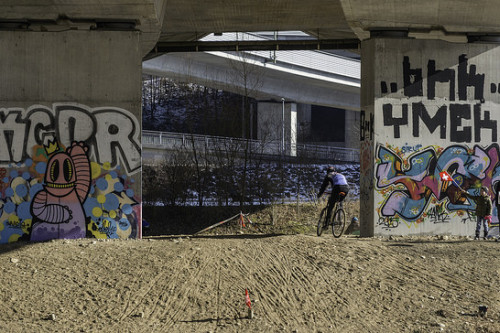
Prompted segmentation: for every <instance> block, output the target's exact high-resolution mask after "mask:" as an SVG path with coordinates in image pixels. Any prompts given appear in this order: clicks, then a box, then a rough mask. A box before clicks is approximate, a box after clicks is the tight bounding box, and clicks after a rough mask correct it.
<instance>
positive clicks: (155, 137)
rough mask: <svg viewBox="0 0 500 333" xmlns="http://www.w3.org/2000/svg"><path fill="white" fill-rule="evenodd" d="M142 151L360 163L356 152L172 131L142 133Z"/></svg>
mask: <svg viewBox="0 0 500 333" xmlns="http://www.w3.org/2000/svg"><path fill="white" fill-rule="evenodd" d="M142 146H143V149H148V148H152V149H161V150H193V149H196V150H198V151H209V152H218V151H228V150H229V151H245V150H246V149H248V151H249V152H251V153H253V154H260V155H269V156H275V157H280V156H284V157H286V158H287V159H288V160H289V159H297V160H301V159H302V160H311V161H318V162H335V163H337V162H346V163H349V162H351V163H359V150H357V149H350V148H341V147H332V146H324V145H311V144H290V143H285V144H284V145H283V143H281V142H279V141H267V142H266V141H262V140H249V139H241V138H229V137H221V136H208V135H196V134H187V133H173V132H156V131H143V132H142Z"/></svg>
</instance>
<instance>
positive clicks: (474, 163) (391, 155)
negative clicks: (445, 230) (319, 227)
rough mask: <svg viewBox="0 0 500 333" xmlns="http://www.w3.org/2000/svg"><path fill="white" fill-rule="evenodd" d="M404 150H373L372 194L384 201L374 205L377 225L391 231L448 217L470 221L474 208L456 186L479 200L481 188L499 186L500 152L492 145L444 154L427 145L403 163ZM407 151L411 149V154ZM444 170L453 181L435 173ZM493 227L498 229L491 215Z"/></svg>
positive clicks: (455, 148)
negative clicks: (373, 179)
mask: <svg viewBox="0 0 500 333" xmlns="http://www.w3.org/2000/svg"><path fill="white" fill-rule="evenodd" d="M404 151H407V149H401V148H398V147H392V146H391V145H389V144H386V145H385V146H382V145H380V146H379V147H378V149H377V166H376V172H375V177H376V190H377V191H378V193H379V194H380V195H381V196H382V197H383V201H382V202H379V204H378V214H379V225H380V226H382V228H396V227H398V226H399V225H401V224H406V225H410V224H413V223H415V224H418V223H422V222H424V221H425V220H426V221H428V222H431V223H447V222H449V220H450V215H452V214H453V215H455V216H459V217H460V218H461V220H462V221H463V222H466V221H474V222H475V217H474V209H475V203H474V201H472V200H468V199H467V198H465V197H464V196H462V195H460V189H459V188H458V187H457V185H458V186H459V187H461V188H463V189H464V190H466V191H468V192H469V193H471V194H475V195H478V193H479V188H480V187H481V186H487V187H489V188H490V193H491V195H492V199H493V196H494V191H493V188H494V187H493V185H494V184H495V183H496V182H498V181H500V149H499V146H498V145H497V144H492V145H490V146H489V147H487V148H482V147H480V146H478V145H476V146H474V147H473V148H472V149H469V148H467V147H466V146H461V145H451V146H449V147H447V148H446V149H442V148H440V147H434V146H429V147H426V148H421V149H418V150H416V151H415V152H414V153H413V154H411V155H409V156H408V157H407V158H404V156H405V154H404ZM410 151H412V150H410ZM441 171H447V172H448V173H449V174H450V175H452V177H453V180H454V182H444V181H442V180H441V178H440V176H439V173H440V172H441ZM493 222H494V223H493V226H497V225H498V212H496V209H495V210H494V219H493Z"/></svg>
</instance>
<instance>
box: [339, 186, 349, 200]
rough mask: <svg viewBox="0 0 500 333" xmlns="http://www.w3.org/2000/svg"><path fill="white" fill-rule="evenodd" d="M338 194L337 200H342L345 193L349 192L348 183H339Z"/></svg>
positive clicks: (345, 195)
mask: <svg viewBox="0 0 500 333" xmlns="http://www.w3.org/2000/svg"><path fill="white" fill-rule="evenodd" d="M338 188H339V194H338V202H342V201H344V199H345V198H346V197H347V194H348V193H349V186H348V185H339V186H338Z"/></svg>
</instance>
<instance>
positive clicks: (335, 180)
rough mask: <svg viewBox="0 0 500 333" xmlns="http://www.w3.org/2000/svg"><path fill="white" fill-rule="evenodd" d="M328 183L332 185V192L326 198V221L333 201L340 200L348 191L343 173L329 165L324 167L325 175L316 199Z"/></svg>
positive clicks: (333, 203)
mask: <svg viewBox="0 0 500 333" xmlns="http://www.w3.org/2000/svg"><path fill="white" fill-rule="evenodd" d="M328 184H330V185H331V186H332V194H330V198H329V199H328V211H327V213H326V218H327V219H326V220H327V221H329V220H330V215H331V214H332V210H333V207H334V206H335V203H336V202H342V201H343V200H344V199H345V197H346V196H347V193H349V185H348V184H347V180H346V179H345V177H344V175H343V174H341V173H338V172H337V171H336V170H335V167H333V166H329V167H328V168H327V169H326V176H325V179H324V180H323V184H321V188H320V189H319V193H318V199H319V198H320V197H321V196H322V195H323V193H324V192H325V190H326V188H327V186H328Z"/></svg>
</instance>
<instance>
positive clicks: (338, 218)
mask: <svg viewBox="0 0 500 333" xmlns="http://www.w3.org/2000/svg"><path fill="white" fill-rule="evenodd" d="M339 195H340V196H342V197H345V196H346V194H345V193H344V192H340V193H339ZM329 206H330V200H328V203H327V205H326V207H325V208H323V209H322V210H321V213H320V215H319V219H318V227H317V230H316V233H317V235H318V236H321V234H322V233H323V230H325V229H326V228H328V226H329V225H330V224H331V225H332V234H333V237H335V238H339V237H340V236H342V234H343V233H344V229H345V212H344V204H343V202H342V201H341V202H336V203H335V206H334V207H333V209H332V212H333V214H331V216H330V219H329V220H330V221H327V219H326V212H327V211H328V207H329ZM332 216H333V223H332V221H331V220H332Z"/></svg>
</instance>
